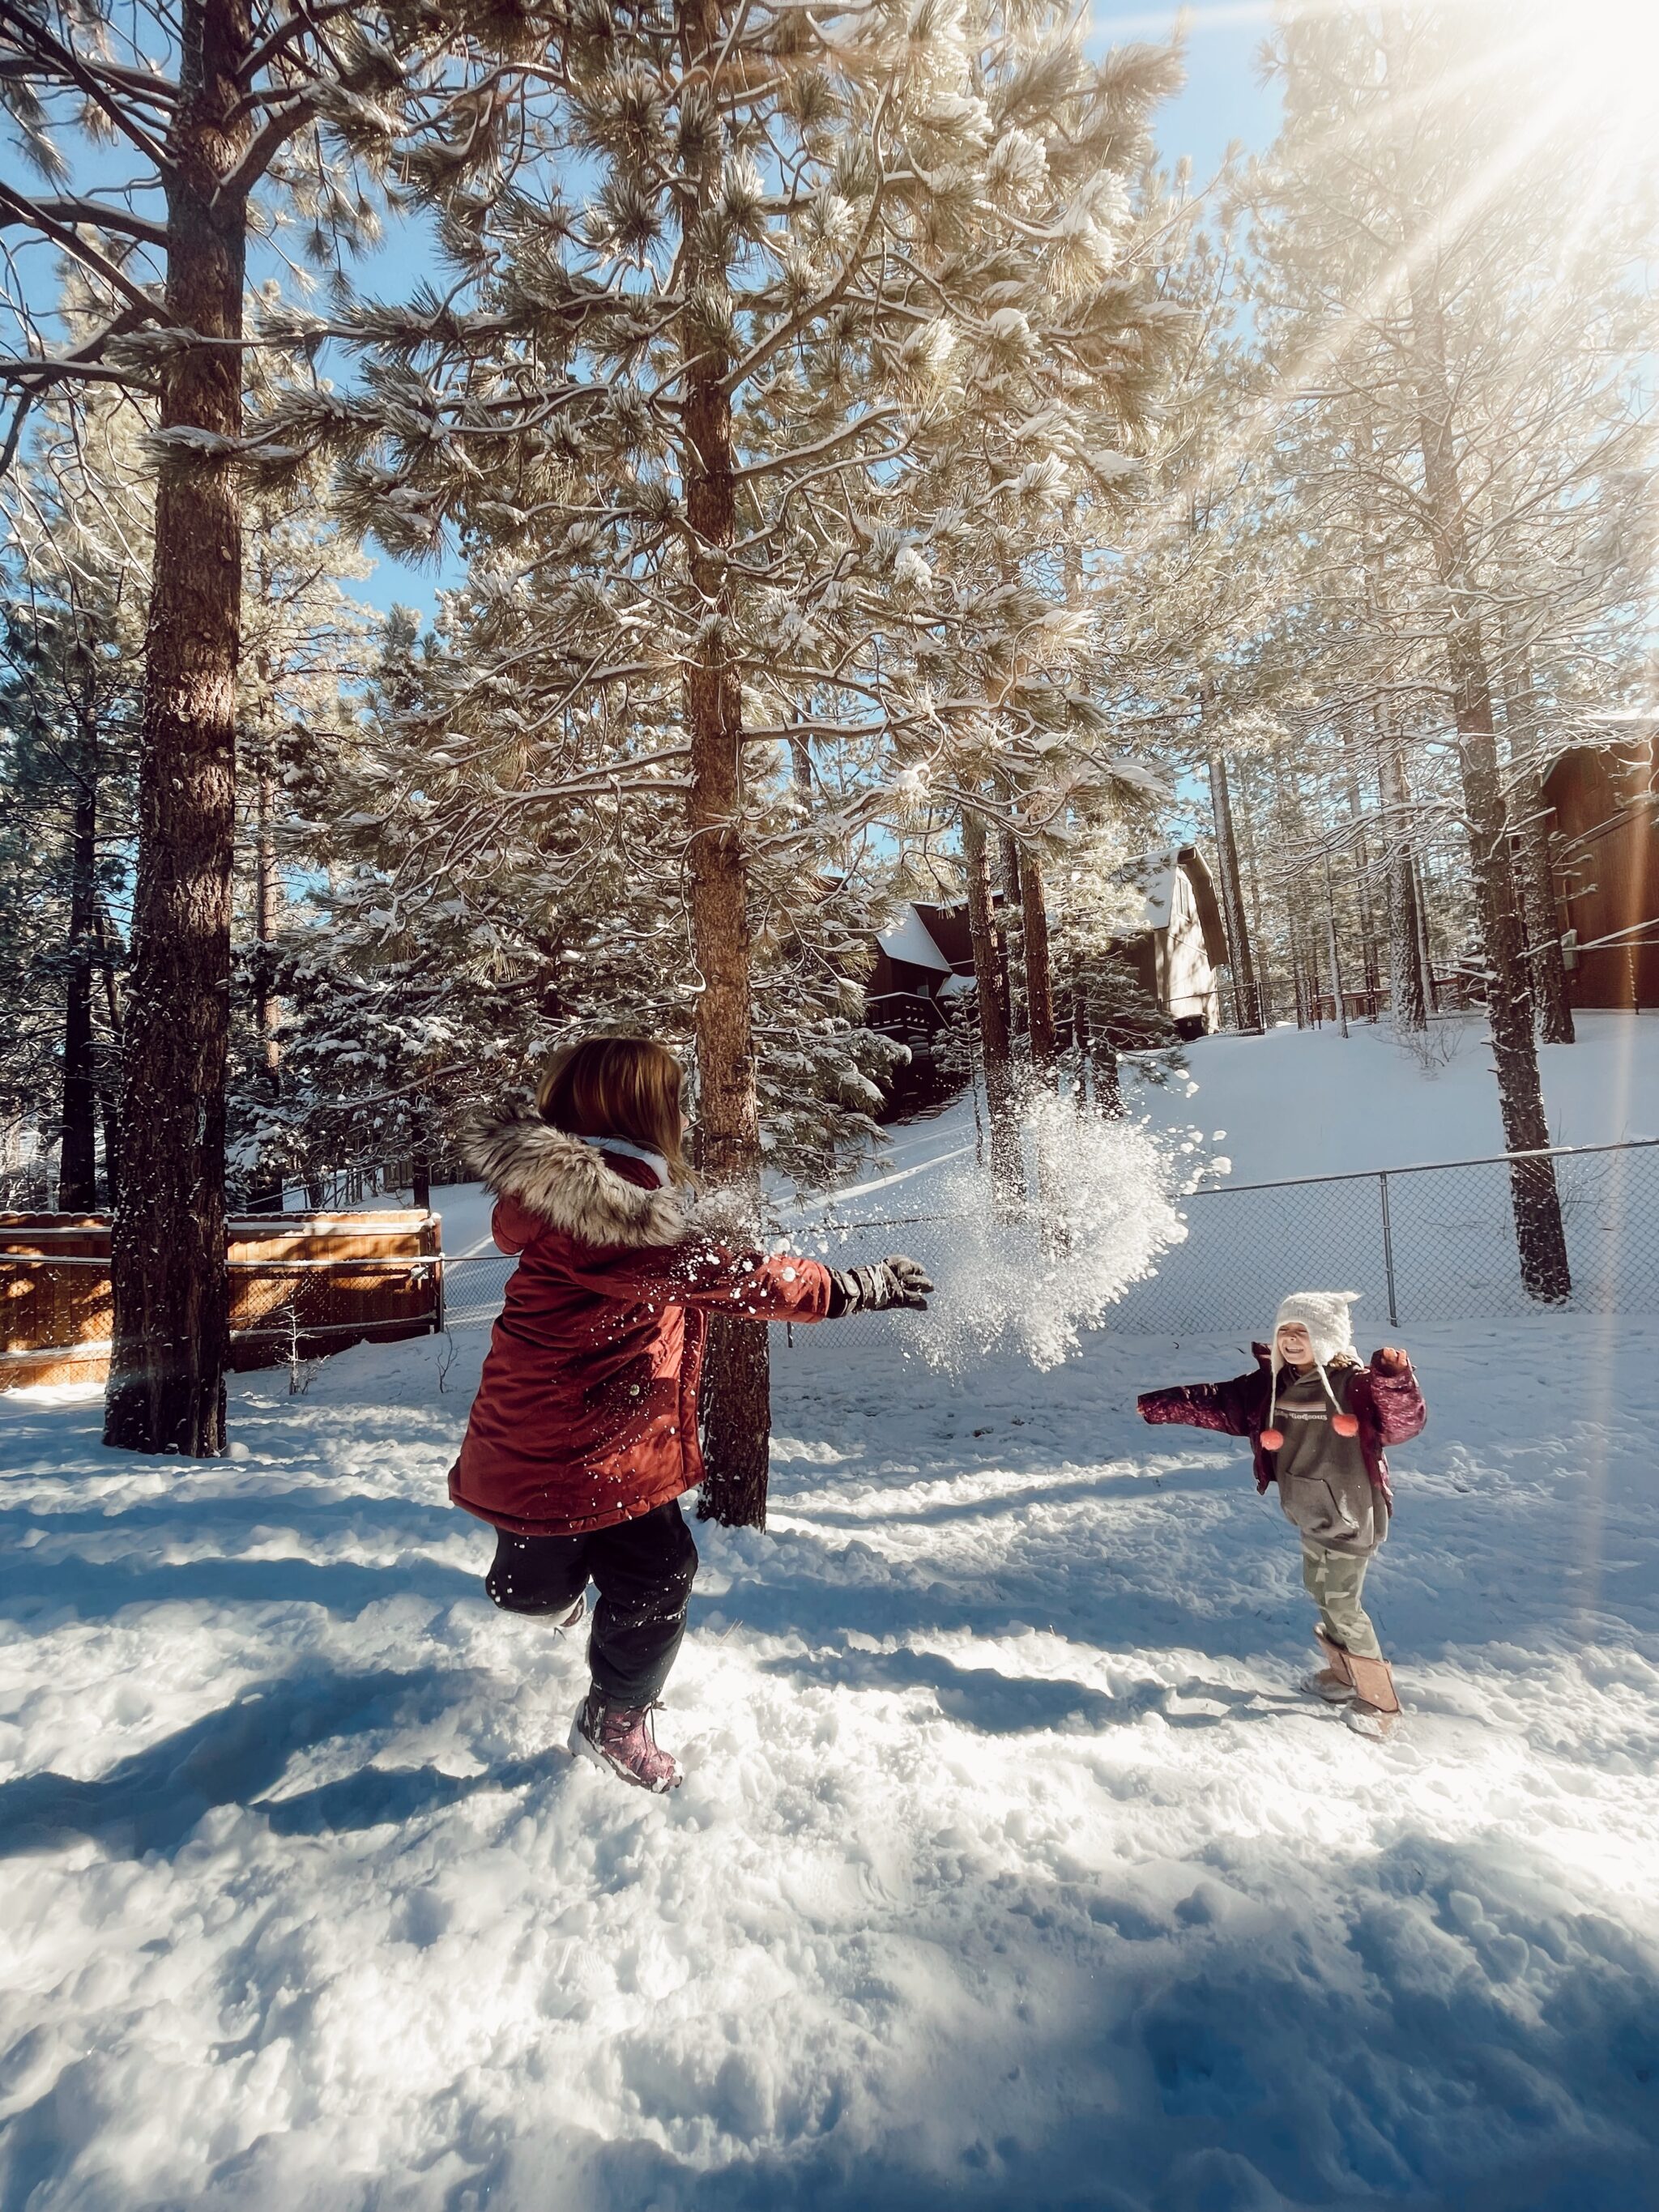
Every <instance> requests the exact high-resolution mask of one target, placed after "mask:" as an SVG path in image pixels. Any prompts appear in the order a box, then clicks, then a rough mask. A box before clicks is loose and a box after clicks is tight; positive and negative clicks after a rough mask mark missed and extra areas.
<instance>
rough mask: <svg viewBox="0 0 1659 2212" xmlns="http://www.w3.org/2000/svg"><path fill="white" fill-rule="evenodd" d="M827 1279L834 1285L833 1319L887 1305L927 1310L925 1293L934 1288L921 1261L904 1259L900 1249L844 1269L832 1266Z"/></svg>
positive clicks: (886, 1308) (873, 1311)
mask: <svg viewBox="0 0 1659 2212" xmlns="http://www.w3.org/2000/svg"><path fill="white" fill-rule="evenodd" d="M829 1280H830V1282H831V1284H832V1285H834V1290H833V1292H832V1295H831V1299H830V1306H829V1312H830V1316H831V1317H832V1318H834V1317H836V1316H840V1315H842V1314H850V1313H885V1312H886V1311H887V1310H888V1308H889V1307H890V1306H914V1307H915V1310H916V1311H917V1312H918V1313H926V1312H927V1293H928V1292H929V1291H931V1290H932V1289H933V1285H932V1283H930V1282H929V1281H928V1279H927V1269H926V1268H925V1267H923V1266H922V1264H921V1261H920V1260H907V1259H906V1258H905V1257H904V1255H903V1254H902V1252H894V1253H890V1255H888V1257H887V1258H886V1259H884V1260H872V1261H869V1262H867V1263H866V1265H865V1266H864V1267H848V1269H846V1270H845V1272H843V1271H842V1269H841V1268H839V1267H832V1268H831V1269H830V1270H829Z"/></svg>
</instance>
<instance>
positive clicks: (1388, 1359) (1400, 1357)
mask: <svg viewBox="0 0 1659 2212" xmlns="http://www.w3.org/2000/svg"><path fill="white" fill-rule="evenodd" d="M1371 1365H1372V1366H1373V1367H1380V1368H1381V1369H1382V1370H1383V1373H1384V1374H1385V1375H1409V1374H1410V1373H1411V1371H1412V1356H1411V1354H1410V1352H1407V1351H1405V1350H1403V1349H1402V1348H1401V1346H1399V1345H1397V1344H1385V1345H1384V1346H1383V1348H1382V1350H1381V1351H1380V1352H1372V1354H1371Z"/></svg>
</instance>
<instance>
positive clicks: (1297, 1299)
mask: <svg viewBox="0 0 1659 2212" xmlns="http://www.w3.org/2000/svg"><path fill="white" fill-rule="evenodd" d="M1359 1297H1360V1293H1359V1292H1358V1291H1291V1295H1290V1297H1287V1298H1284V1299H1281V1301H1280V1302H1279V1311H1278V1313H1277V1314H1275V1315H1274V1316H1273V1365H1274V1366H1275V1367H1276V1368H1277V1367H1282V1366H1283V1365H1284V1364H1285V1362H1284V1359H1283V1358H1282V1357H1281V1355H1280V1352H1279V1330H1280V1329H1281V1328H1294V1327H1295V1326H1296V1324H1297V1322H1300V1323H1301V1325H1302V1327H1303V1328H1305V1329H1306V1330H1307V1332H1308V1341H1309V1343H1310V1345H1311V1346H1313V1356H1314V1358H1316V1360H1317V1361H1318V1362H1319V1364H1320V1365H1321V1366H1322V1367H1328V1366H1329V1365H1330V1364H1331V1362H1332V1360H1334V1359H1337V1358H1340V1357H1341V1355H1342V1353H1344V1352H1347V1353H1349V1354H1350V1355H1351V1356H1352V1352H1353V1319H1352V1316H1351V1315H1350V1313H1349V1311H1348V1309H1349V1307H1350V1306H1352V1305H1357V1304H1358V1302H1359Z"/></svg>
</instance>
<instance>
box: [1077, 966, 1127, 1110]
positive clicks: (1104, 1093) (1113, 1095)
mask: <svg viewBox="0 0 1659 2212" xmlns="http://www.w3.org/2000/svg"><path fill="white" fill-rule="evenodd" d="M1094 981H1095V978H1094V976H1093V975H1090V974H1088V972H1087V971H1086V970H1085V981H1084V986H1083V989H1084V1004H1085V1008H1086V1010H1087V1013H1088V1019H1089V1048H1090V1049H1089V1057H1090V1061H1091V1065H1092V1066H1093V1069H1094V1077H1095V1105H1096V1108H1097V1110H1098V1111H1099V1112H1100V1113H1102V1114H1103V1115H1105V1117H1106V1119H1107V1120H1108V1121H1120V1120H1121V1118H1122V1115H1123V1112H1124V1106H1123V1070H1122V1068H1121V1065H1120V1064H1119V1061H1118V1056H1117V1039H1116V1038H1115V1036H1113V1034H1112V1024H1111V1019H1110V1015H1109V1013H1108V1016H1107V1018H1106V1019H1105V1020H1103V1021H1102V1020H1097V1018H1096V1015H1095V1009H1094V1005H1093V1000H1092V986H1093V984H1094Z"/></svg>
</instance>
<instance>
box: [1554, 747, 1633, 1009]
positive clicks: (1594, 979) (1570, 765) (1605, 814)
mask: <svg viewBox="0 0 1659 2212" xmlns="http://www.w3.org/2000/svg"><path fill="white" fill-rule="evenodd" d="M1654 744H1655V741H1654V740H1651V739H1650V740H1647V741H1645V742H1637V743H1631V744H1612V745H1597V746H1592V745H1575V746H1574V747H1573V748H1572V749H1571V751H1568V752H1565V753H1563V754H1562V756H1561V757H1560V758H1559V760H1558V761H1557V762H1556V763H1555V765H1554V766H1553V768H1552V769H1551V770H1550V772H1549V774H1548V775H1547V776H1546V778H1545V779H1544V798H1545V800H1546V803H1547V805H1549V806H1550V807H1551V808H1552V809H1553V814H1554V822H1553V828H1554V831H1555V837H1556V863H1557V868H1558V871H1559V872H1558V877H1557V896H1558V901H1559V918H1560V921H1561V926H1562V927H1563V929H1564V931H1571V932H1572V933H1573V941H1572V942H1571V943H1570V945H1569V946H1568V953H1567V958H1568V969H1567V994H1568V996H1569V998H1570V999H1571V1002H1572V1004H1573V1005H1574V1006H1607V1007H1631V1006H1659V789H1656V781H1659V779H1656V772H1655V758H1654Z"/></svg>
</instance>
